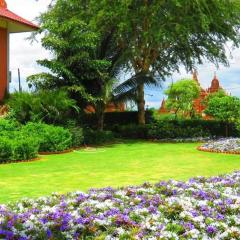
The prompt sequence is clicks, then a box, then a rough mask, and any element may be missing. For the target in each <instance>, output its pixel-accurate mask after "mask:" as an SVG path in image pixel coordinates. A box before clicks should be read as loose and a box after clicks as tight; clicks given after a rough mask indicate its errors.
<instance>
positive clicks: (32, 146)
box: [0, 132, 39, 163]
mask: <svg viewBox="0 0 240 240" xmlns="http://www.w3.org/2000/svg"><path fill="white" fill-rule="evenodd" d="M38 147H39V145H38V143H37V141H36V139H33V138H32V137H26V136H22V135H21V133H20V132H19V135H18V137H17V138H14V139H10V138H8V137H6V136H3V137H0V163H6V162H11V161H18V160H30V159H33V158H35V157H37V155H38Z"/></svg>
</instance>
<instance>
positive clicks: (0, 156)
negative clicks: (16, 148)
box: [0, 137, 13, 163]
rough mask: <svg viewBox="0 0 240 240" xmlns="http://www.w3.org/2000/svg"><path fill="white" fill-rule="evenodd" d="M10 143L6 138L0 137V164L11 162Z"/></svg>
mask: <svg viewBox="0 0 240 240" xmlns="http://www.w3.org/2000/svg"><path fill="white" fill-rule="evenodd" d="M12 157H13V151H12V142H11V140H10V139H9V138H7V137H0V163H2V162H7V161H10V160H12Z"/></svg>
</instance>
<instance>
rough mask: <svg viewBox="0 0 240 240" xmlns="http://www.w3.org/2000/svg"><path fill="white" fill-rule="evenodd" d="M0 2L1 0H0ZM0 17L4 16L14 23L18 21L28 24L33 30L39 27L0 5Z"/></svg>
mask: <svg viewBox="0 0 240 240" xmlns="http://www.w3.org/2000/svg"><path fill="white" fill-rule="evenodd" d="M0 2H1V1H0ZM0 18H5V19H6V20H10V21H13V22H15V23H19V24H21V25H25V26H28V27H30V28H32V29H33V30H34V29H35V30H37V29H38V28H39V27H38V26H37V25H35V24H33V23H31V22H30V21H28V20H26V19H24V18H22V17H20V16H18V15H17V14H15V13H13V12H11V11H9V10H8V9H7V8H6V6H3V5H0Z"/></svg>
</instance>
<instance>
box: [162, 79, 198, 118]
mask: <svg viewBox="0 0 240 240" xmlns="http://www.w3.org/2000/svg"><path fill="white" fill-rule="evenodd" d="M165 93H166V94H167V96H168V98H167V101H166V106H167V108H168V109H169V110H172V111H174V113H175V116H176V117H177V116H178V114H180V115H181V116H184V117H187V116H189V117H193V116H194V100H195V99H197V98H198V97H199V94H200V87H199V86H198V84H197V83H196V82H195V81H194V80H192V79H182V80H180V81H177V82H176V83H173V84H172V85H171V86H170V87H169V88H168V89H167V90H166V91H165Z"/></svg>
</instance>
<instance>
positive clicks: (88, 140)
mask: <svg viewBox="0 0 240 240" xmlns="http://www.w3.org/2000/svg"><path fill="white" fill-rule="evenodd" d="M113 140H114V135H113V133H112V132H111V131H97V130H92V129H86V130H84V143H85V144H103V143H106V142H111V141H113Z"/></svg>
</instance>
